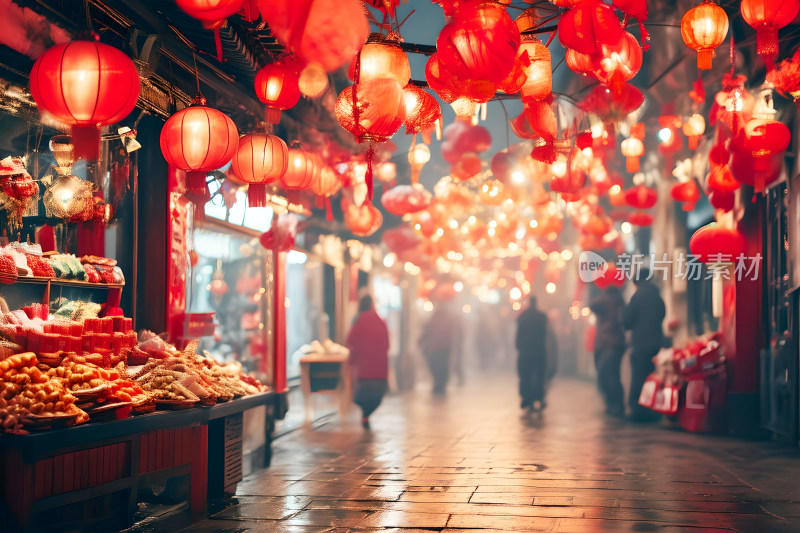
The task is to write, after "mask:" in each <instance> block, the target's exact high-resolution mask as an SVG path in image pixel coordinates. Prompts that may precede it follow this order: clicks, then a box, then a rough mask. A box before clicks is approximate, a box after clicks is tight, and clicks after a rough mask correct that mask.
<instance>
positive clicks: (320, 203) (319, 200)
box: [314, 194, 325, 209]
mask: <svg viewBox="0 0 800 533" xmlns="http://www.w3.org/2000/svg"><path fill="white" fill-rule="evenodd" d="M314 205H315V206H316V208H317V209H322V208H324V207H325V197H324V196H322V195H319V194H318V195H317V196H316V198H315V199H314Z"/></svg>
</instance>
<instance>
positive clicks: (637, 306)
mask: <svg viewBox="0 0 800 533" xmlns="http://www.w3.org/2000/svg"><path fill="white" fill-rule="evenodd" d="M648 277H649V272H648V271H646V270H641V271H640V272H639V275H638V276H637V277H636V278H634V283H635V284H636V292H635V293H634V295H633V296H632V297H631V300H630V302H628V305H627V306H625V309H624V310H623V312H622V323H623V326H624V327H625V329H629V330H631V346H632V348H633V349H632V351H631V388H630V394H629V395H628V406H629V407H630V410H631V414H630V416H631V420H634V421H648V420H652V419H653V418H654V417H653V412H652V411H650V410H649V409H647V408H645V407H642V406H641V405H639V395H640V394H641V392H642V386H643V385H644V382H645V381H646V380H647V376H649V375H650V373H651V372H653V370H655V366H654V364H653V357H655V356H656V354H658V351H659V350H660V349H661V344H662V342H663V338H664V331H663V329H662V322H663V321H664V316H665V315H666V307H665V306H664V300H662V299H661V294H660V293H659V290H658V287H656V286H655V285H654V284H652V283H650V281H649V280H648V279H647V278H648Z"/></svg>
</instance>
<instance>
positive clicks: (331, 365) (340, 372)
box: [300, 353, 353, 424]
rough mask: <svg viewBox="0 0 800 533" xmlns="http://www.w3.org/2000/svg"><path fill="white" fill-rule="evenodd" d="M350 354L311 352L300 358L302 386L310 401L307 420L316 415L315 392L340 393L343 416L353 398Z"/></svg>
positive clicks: (310, 420)
mask: <svg viewBox="0 0 800 533" xmlns="http://www.w3.org/2000/svg"><path fill="white" fill-rule="evenodd" d="M352 383H353V380H352V376H351V372H350V354H349V353H344V354H343V353H332V354H310V355H306V356H303V357H301V358H300V387H301V389H302V391H303V399H304V401H305V405H306V424H311V422H312V420H313V419H314V405H313V397H312V394H313V393H321V394H329V395H333V396H338V400H339V401H338V403H339V408H338V412H339V419H343V418H344V417H345V416H346V415H347V412H348V410H349V408H350V404H351V402H352V399H353V385H352Z"/></svg>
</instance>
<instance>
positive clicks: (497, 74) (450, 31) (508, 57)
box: [436, 0, 520, 99]
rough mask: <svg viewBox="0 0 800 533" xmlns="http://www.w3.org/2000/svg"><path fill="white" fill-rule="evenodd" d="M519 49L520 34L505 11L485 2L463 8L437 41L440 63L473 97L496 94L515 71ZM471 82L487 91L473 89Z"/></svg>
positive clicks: (471, 3) (502, 7)
mask: <svg viewBox="0 0 800 533" xmlns="http://www.w3.org/2000/svg"><path fill="white" fill-rule="evenodd" d="M519 45H520V34H519V30H518V29H517V26H516V24H515V23H514V21H513V20H512V19H511V17H510V16H509V15H508V13H507V12H506V10H505V7H504V6H502V5H500V4H495V3H490V2H482V1H481V0H471V1H469V2H466V3H464V4H461V5H460V6H459V8H458V11H457V12H456V14H455V15H454V16H453V20H452V21H451V22H450V23H449V24H447V25H446V26H445V27H444V28H442V31H441V32H440V33H439V37H438V38H437V39H436V50H437V54H438V57H439V61H440V62H441V63H442V64H443V65H444V66H445V67H446V68H447V70H449V71H450V72H451V73H452V74H453V75H455V76H456V78H458V80H459V82H460V83H466V85H465V89H467V90H469V92H470V93H473V92H475V93H477V92H481V93H488V92H489V91H491V92H492V93H493V92H494V89H495V88H496V87H497V86H498V85H500V84H501V83H502V82H503V80H505V78H506V77H507V76H508V74H509V72H511V69H512V68H513V67H514V60H515V59H516V57H517V49H518V48H519ZM469 82H472V83H473V84H476V85H482V86H485V88H484V90H480V91H479V90H477V88H473V89H470V88H469V87H468V84H469ZM462 94H463V95H464V96H468V97H470V98H472V99H475V98H474V96H476V94H469V93H462Z"/></svg>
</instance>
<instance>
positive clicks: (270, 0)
mask: <svg viewBox="0 0 800 533" xmlns="http://www.w3.org/2000/svg"><path fill="white" fill-rule="evenodd" d="M258 9H259V11H260V12H261V16H262V18H263V19H264V21H265V22H266V23H267V24H268V25H269V29H270V32H271V33H272V34H273V35H274V36H275V37H276V38H277V39H278V40H279V41H280V42H281V43H282V44H283V45H285V46H286V48H288V49H289V50H291V51H293V52H294V53H295V54H296V55H297V57H299V58H300V59H302V60H304V61H306V62H308V63H311V62H315V63H317V64H318V65H320V66H321V67H322V68H324V69H325V70H326V71H328V72H333V71H335V70H337V69H339V68H340V67H341V66H343V65H344V64H345V63H347V62H348V61H350V60H351V59H352V58H353V54H355V53H356V52H357V51H358V49H359V48H360V47H361V45H362V44H363V43H364V41H365V40H366V39H367V36H368V35H369V23H368V22H367V17H366V14H365V12H364V7H363V5H362V3H361V2H360V1H359V0H337V1H336V2H329V1H327V0H258Z"/></svg>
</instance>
